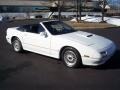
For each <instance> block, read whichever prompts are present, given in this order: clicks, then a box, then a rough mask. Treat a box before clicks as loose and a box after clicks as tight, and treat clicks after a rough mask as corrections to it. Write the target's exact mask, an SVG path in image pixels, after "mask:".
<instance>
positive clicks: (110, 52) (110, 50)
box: [82, 44, 116, 66]
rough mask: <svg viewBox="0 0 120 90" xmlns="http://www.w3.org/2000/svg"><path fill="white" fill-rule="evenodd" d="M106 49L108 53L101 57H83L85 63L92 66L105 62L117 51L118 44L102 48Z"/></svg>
mask: <svg viewBox="0 0 120 90" xmlns="http://www.w3.org/2000/svg"><path fill="white" fill-rule="evenodd" d="M102 51H106V52H107V55H106V56H103V57H101V58H90V57H82V63H83V65H90V66H98V65H102V64H104V63H105V62H106V61H108V60H109V59H110V58H111V57H112V56H113V55H114V53H115V51H116V46H115V45H114V44H113V45H111V46H110V47H108V48H106V49H104V50H101V52H102Z"/></svg>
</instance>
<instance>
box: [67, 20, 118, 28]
mask: <svg viewBox="0 0 120 90" xmlns="http://www.w3.org/2000/svg"><path fill="white" fill-rule="evenodd" d="M66 23H67V24H69V25H71V26H72V27H74V28H75V29H92V28H93V29H95V28H111V27H116V26H114V25H110V24H107V23H90V22H80V23H77V22H68V21H67V22H66Z"/></svg>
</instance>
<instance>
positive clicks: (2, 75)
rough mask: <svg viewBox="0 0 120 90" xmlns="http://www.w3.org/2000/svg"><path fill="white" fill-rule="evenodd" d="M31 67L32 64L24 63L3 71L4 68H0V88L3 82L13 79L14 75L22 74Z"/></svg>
mask: <svg viewBox="0 0 120 90" xmlns="http://www.w3.org/2000/svg"><path fill="white" fill-rule="evenodd" d="M29 66H31V63H30V62H24V63H22V64H19V65H17V66H16V67H9V68H5V69H3V67H0V86H1V84H2V82H3V81H5V80H6V79H7V78H9V77H11V76H12V75H14V74H16V73H18V72H20V71H21V70H23V69H24V68H27V67H29Z"/></svg>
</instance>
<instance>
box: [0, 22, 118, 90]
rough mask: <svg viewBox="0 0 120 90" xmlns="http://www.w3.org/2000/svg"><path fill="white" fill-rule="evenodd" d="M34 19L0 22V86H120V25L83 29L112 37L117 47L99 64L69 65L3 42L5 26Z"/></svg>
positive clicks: (13, 89)
mask: <svg viewBox="0 0 120 90" xmlns="http://www.w3.org/2000/svg"><path fill="white" fill-rule="evenodd" d="M34 22H39V21H38V20H36V21H35V20H34V21H33V20H30V21H14V22H4V23H0V90H120V27H116V28H106V29H104V30H101V29H93V30H91V29H88V30H84V31H86V32H92V33H95V34H98V35H101V36H104V37H107V38H109V39H111V40H113V41H114V42H115V44H116V46H117V51H116V53H115V55H114V56H113V57H112V58H111V59H110V60H109V61H108V62H107V63H106V64H104V65H102V66H99V67H89V66H82V67H80V68H77V69H70V68H67V67H66V66H64V65H63V63H62V62H61V61H59V60H57V59H54V58H50V57H46V56H42V55H38V54H35V53H31V52H24V53H20V54H19V53H15V52H14V51H13V49H12V48H11V46H10V45H9V44H8V43H7V42H6V38H5V36H6V29H7V28H8V27H13V26H18V25H21V24H27V23H34Z"/></svg>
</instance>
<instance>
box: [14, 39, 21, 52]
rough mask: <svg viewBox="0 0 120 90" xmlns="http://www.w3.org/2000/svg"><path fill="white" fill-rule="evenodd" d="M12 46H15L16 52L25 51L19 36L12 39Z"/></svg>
mask: <svg viewBox="0 0 120 90" xmlns="http://www.w3.org/2000/svg"><path fill="white" fill-rule="evenodd" d="M12 47H13V50H14V51H15V52H22V51H23V48H22V44H21V42H20V40H19V39H18V38H15V39H14V40H13V41H12Z"/></svg>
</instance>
